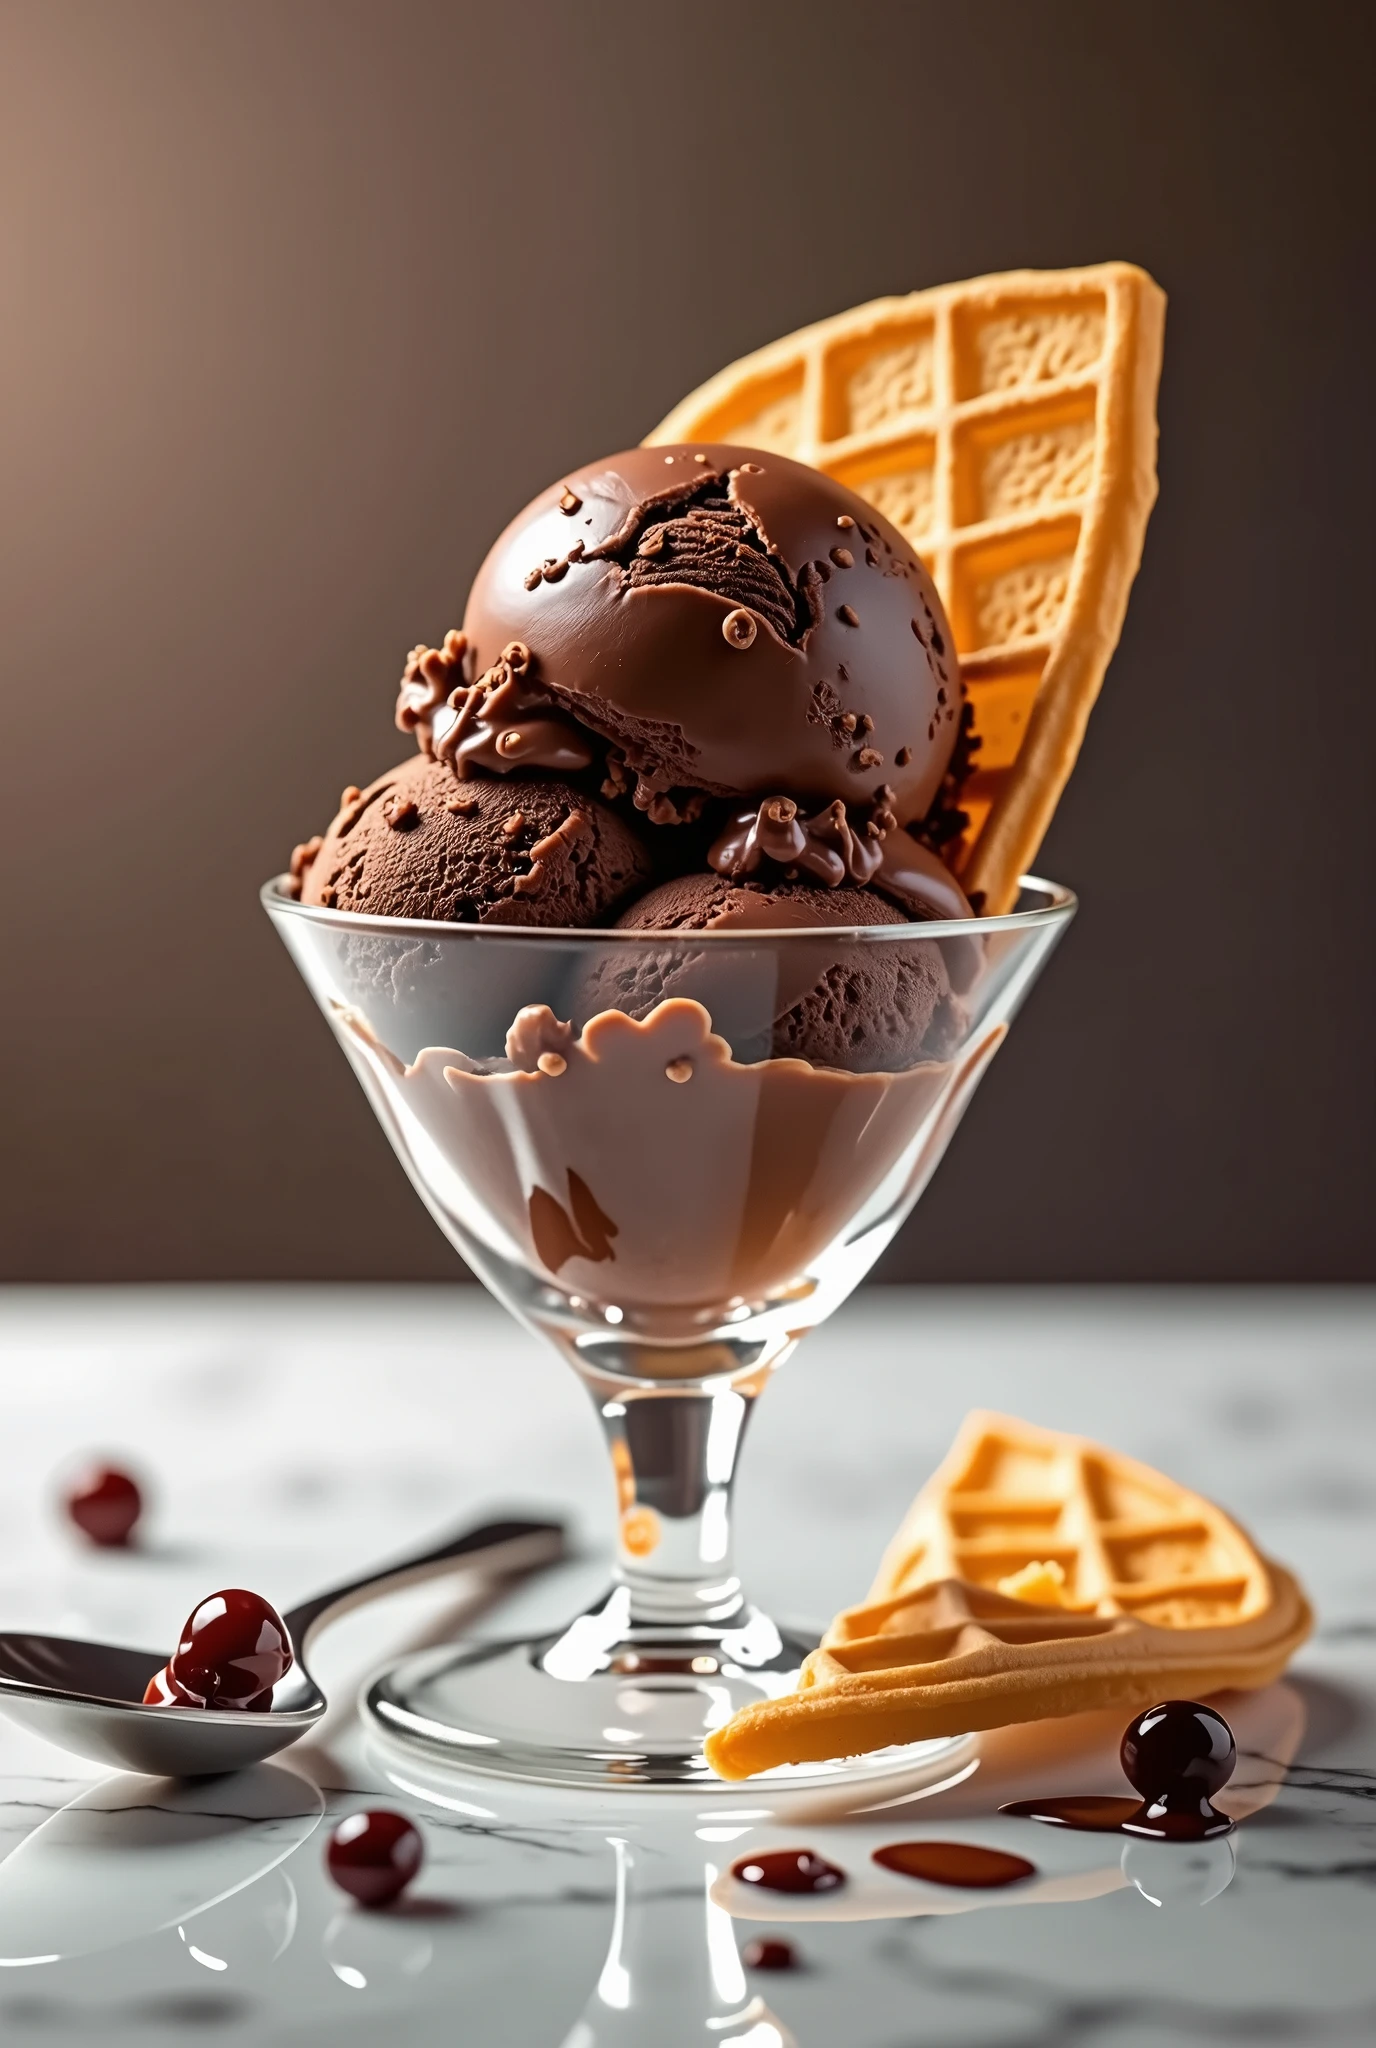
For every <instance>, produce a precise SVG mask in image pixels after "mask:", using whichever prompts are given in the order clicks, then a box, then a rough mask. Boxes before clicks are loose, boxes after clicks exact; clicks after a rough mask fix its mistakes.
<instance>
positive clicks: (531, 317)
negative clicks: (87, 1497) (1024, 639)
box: [0, 0, 1376, 1279]
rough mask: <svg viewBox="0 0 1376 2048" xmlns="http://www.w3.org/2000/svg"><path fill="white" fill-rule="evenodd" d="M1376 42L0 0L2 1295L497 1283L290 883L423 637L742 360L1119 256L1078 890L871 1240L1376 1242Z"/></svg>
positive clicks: (940, 22) (1104, 24)
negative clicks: (1155, 442) (940, 1165)
mask: <svg viewBox="0 0 1376 2048" xmlns="http://www.w3.org/2000/svg"><path fill="white" fill-rule="evenodd" d="M1369 21H1370V15H1369V12H1368V10H1366V9H1364V8H1359V7H1356V6H1335V5H1323V4H1314V0H1309V4H1306V5H1304V6H1277V5H1269V4H1261V0H1250V4H1240V5H1234V4H1225V0H1210V4H1209V5H1207V6H1200V5H1198V4H1185V5H1178V6H1176V5H1140V4H1139V5H1135V6H1131V7H1129V6H1126V5H1096V4H1091V0H1070V4H1060V0H1032V4H1024V0H1006V4H968V0H967V4H963V5H957V6H951V5H949V4H948V0H942V4H938V5H929V4H908V5H883V4H879V0H868V4H865V5H863V6H861V5H846V4H838V0H825V4H802V0H792V4H786V5H777V4H751V5H744V4H740V0H706V4H703V0H698V4H695V5H694V6H692V7H680V8H673V9H643V8H639V7H636V8H632V7H627V6H621V5H615V4H605V0H602V4H594V5H583V6H567V5H564V4H545V5H537V6H522V5H519V4H506V5H498V4H491V5H484V6H482V7H478V6H468V5H462V4H449V5H441V4H426V0H375V4H356V0H267V4H259V0H223V4H216V5H206V4H198V0H175V4H157V0H94V4H90V5H80V4H70V0H42V4H33V5H22V4H19V5H15V4H10V5H6V6H4V7H3V8H0V195H2V196H0V213H2V221H0V233H2V234H3V246H2V248H0V260H2V263H3V296H4V308H3V320H2V324H0V418H2V419H3V447H2V448H0V522H2V523H3V532H2V536H0V547H2V557H0V617H2V619H3V631H2V632H0V765H2V766H3V803H2V804H0V979H2V982H3V986H2V987H0V994H2V995H3V1001H2V1002H0V1060H2V1061H3V1068H2V1069H0V1072H2V1073H3V1081H2V1082H0V1088H2V1090H3V1094H2V1096H0V1148H2V1156H3V1164H2V1165H0V1273H3V1275H4V1276H7V1277H13V1278H20V1279H65V1278H89V1279H105V1278H119V1277H126V1278H163V1277H166V1278H200V1277H205V1278H210V1277H216V1278H218V1277H230V1276H246V1277H255V1276H263V1277H271V1276H298V1275H299V1276H308V1277H317V1276H329V1277H334V1276H342V1277H349V1278H359V1277H369V1276H379V1277H408V1276H414V1277H422V1276H425V1277H429V1276H442V1275H446V1274H452V1273H455V1272H457V1271H458V1270H459V1267H458V1262H457V1260H456V1259H455V1258H454V1256H453V1255H452V1254H451V1253H450V1252H449V1251H448V1249H447V1248H446V1247H445V1246H444V1245H443V1244H442V1242H441V1240H440V1238H439V1236H438V1234H437V1233H436V1231H435V1229H434V1227H433V1226H432V1224H431V1223H430V1221H429V1220H428V1218H427V1217H426V1216H425V1214H424V1213H423V1212H422V1210H421V1207H420V1205H419V1203H418V1202H417V1201H416V1200H415V1199H414V1197H413V1196H412V1195H411V1193H410V1191H409V1189H408V1188H407V1187H406V1185H405V1183H404V1181H403V1179H402V1175H401V1172H400V1169H399V1168H398V1167H397V1166H396V1164H395V1163H394V1161H393V1160H392V1158H391V1155H390V1153H389V1152H388V1150H387V1147H386V1145H385V1143H384V1141H383V1139H382V1137H381V1135H380V1134H379V1132H378V1130H377V1129H376V1128H375V1126H374V1124H373V1122H372V1119H371V1116H370V1113H369V1111H368V1110H367V1108H366V1106H365V1104H364V1101H363V1098H362V1096H361V1094H360V1093H359V1091H358V1089H357V1088H356V1086H355V1084H354V1082H353V1080H352V1079H351V1077H350V1075H349V1074H348V1072H347V1070H346V1067H345V1064H344V1062H343V1060H342V1059H341V1058H340V1057H339V1055H338V1054H337V1052H336V1051H335V1050H334V1049H333V1047H332V1045H331V1044H330V1042H329V1040H328V1037H327V1034H326V1030H325V1026H324V1024H323V1023H322V1022H321V1021H320V1019H319V1018H318V1017H317V1015H316V1014H315V1012H314V1009H313V1008H312V1006H311V1004H310V1003H309V1001H308V999H307V997H306V994H305V992H304V990H303V989H302V987H301V986H300V985H299V984H298V983H297V981H296V978H295V976H294V973H293V970H292V969H291V967H290V966H289V964H288V961H287V959H286V956H285V954H284V953H283V951H282V949H281V947H280V945H279V943H278V941H277V940H276V939H275V938H274V936H273V935H272V933H271V931H270V929H269V927H268V925H267V923H266V921H265V920H264V918H263V916H262V914H261V912H260V910H259V908H258V905H257V901H256V891H257V887H258V884H259V882H260V881H261V880H262V879H263V878H264V877H265V876H266V875H267V874H269V873H270V872H272V871H273V870H275V869H277V868H279V867H281V866H282V865H283V863H284V860H285V857H286V855H287V852H288V850H289V849H290V846H291V844H292V842H293V840H294V839H296V838H298V837H300V836H303V835H304V834H305V833H306V832H308V831H309V830H311V829H314V828H318V827H320V826H322V825H323V824H324V822H325V821H326V820H327V818H328V817H329V816H330V813H331V811H332V809H333V807H334V803H335V800H336V797H337V794H338V791H339V789H340V788H341V786H342V785H343V784H344V783H346V782H350V781H359V782H364V781H367V780H368V779H369V778H370V777H371V776H372V775H374V774H375V773H377V772H379V771H380V770H381V769H383V768H385V767H386V766H388V765H389V764H390V763H391V762H392V761H393V760H395V759H397V758H399V757H400V756H401V754H402V753H403V752H404V751H405V748H404V746H403V743H402V742H401V740H400V736H399V735H397V734H396V733H395V732H394V731H393V730H392V728H391V722H390V721H391V705H392V696H393V686H394V683H395V679H396V676H397V674H398V672H399V663H400V660H401V657H402V655H403V653H404V651H405V649H406V648H407V647H408V646H409V645H410V643H411V642H412V641H413V640H415V639H417V638H418V637H425V638H430V639H435V638H437V637H438V636H439V635H440V634H442V633H443V632H444V630H445V628H446V627H447V626H449V625H451V624H454V623H456V622H457V620H458V618H459V616H460V613H461V610H462V600H463V596H464V592H465V590H466V588H467V585H468V582H469V579H470V577H471V575H472V573H473V570H474V568H475V567H476V565H477V563H478V561H479V559H480V556H481V554H482V551H483V549H484V547H485V545H486V543H487V542H488V540H489V539H490V538H491V537H492V536H493V535H494V534H495V532H496V531H497V529H498V527H499V526H500V525H501V524H502V523H503V522H504V521H505V520H506V518H507V517H508V516H509V515H510V514H511V513H512V512H513V511H514V510H515V509H516V508H517V507H518V506H519V505H520V504H521V503H522V502H523V501H524V500H525V498H526V497H527V496H529V495H530V494H531V493H532V492H533V491H534V490H536V489H537V488H538V487H539V486H541V485H543V484H544V483H546V482H547V481H548V480H549V479H550V478H551V477H553V476H555V475H557V474H558V472H559V471H560V470H561V469H563V468H566V467H568V466H569V465H571V464H574V463H577V462H580V461H583V460H586V459H588V458H590V457H592V456H595V455H597V454H599V453H602V452H604V451H608V450H611V449H614V448H617V447H621V446H623V445H625V444H626V443H628V442H631V441H634V440H636V439H637V438H638V437H639V436H640V434H641V433H643V432H644V431H645V430H646V429H647V428H648V427H650V426H651V425H652V424H653V423H654V421H655V420H657V419H658V418H659V417H660V415H661V414H662V413H663V412H664V411H665V410H666V409H667V407H668V406H669V405H670V404H671V403H672V402H673V401H674V400H675V399H677V398H678V397H679V396H680V395H681V393H682V392H683V391H685V390H686V389H687V388H689V387H690V386H692V385H694V384H696V383H697V382H698V381H699V380H700V379H701V378H703V377H704V376H706V375H707V374H708V373H709V372H710V371H712V370H714V369H716V368H717V367H718V366H719V365H720V364H721V363H723V362H725V361H727V360H729V359H730V358H731V357H733V356H736V355H738V354H740V353H741V352H743V351H745V350H747V349H752V348H755V347H757V346H758V345H759V344H760V343H762V342H765V341H767V340H769V339H770V338H771V337H773V336H774V335H776V334H778V333H781V332H784V331H785V330H787V329H789V328H792V327H796V326H798V325H800V324H802V323H803V322H805V321H809V320H814V319H817V318H819V317H820V316H822V315H824V314H827V313H831V312H833V311H835V310H837V309H839V308H841V307H844V306H848V305H850V304H852V303H854V302H856V301H858V300H862V299H866V298H869V297H871V296H873V295H875V294H877V293H881V292H891V291H901V290H906V289H909V288H911V287H913V286H917V285H926V284H931V283H936V282H940V281H942V280H944V279H948V278H953V277H961V276H966V275H970V274H973V273H976V272H980V271H984V270H995V269H1001V268H1006V267H1011V266H1016V265H1020V264H1032V265H1060V264H1070V263H1081V262H1089V261H1096V260H1098V259H1101V258H1103V257H1108V256H1126V257H1132V258H1134V259H1136V260H1137V261H1139V262H1141V263H1143V264H1145V265H1147V266H1148V267H1149V268H1150V269H1151V270H1152V271H1153V272H1154V273H1155V275H1156V276H1157V277H1158V278H1159V279H1160V280H1161V282H1162V283H1163V284H1164V285H1165V286H1166V288H1167V290H1168V291H1169V293H1170V295H1171V311H1170V317H1169V323H1168V330H1167V369H1166V377H1165V384H1164V388H1163V392H1162V404H1161V411H1162V429H1163V456H1162V497H1161V502H1160V505H1159V507H1158V510H1157V513H1156V517H1155V521H1154V523H1153V526H1152V529H1151V534H1150V538H1149V541H1148V547H1147V556H1146V561H1145V564H1144V567H1143V570H1142V574H1141V577H1140V579H1139V581H1138V584H1137V588H1136V593H1135V595H1134V598H1133V604H1132V610H1131V615H1130V617H1129V620H1128V626H1127V631H1126V635H1125V638H1124V641H1123V645H1122V648H1121V651H1120V653H1119V656H1118V658H1117V661H1116V662H1115V664H1114V667H1113V670H1112V672H1111V674H1110V678H1109V682H1108V686H1107V689H1106V692H1105V696H1104V698H1103V700H1102V702H1101V705H1100V708H1099V710H1098V712H1097V713H1096V715H1095V719H1094V723H1093V727H1092V730H1091V733H1090V737H1089V740H1088V743H1087V745H1086V747H1085V749H1084V752H1083V754H1082V756H1081V760H1080V766H1079V771H1078V773H1077V775H1076V777H1075V780H1074V782H1073V783H1072V785H1071V788H1070V790H1069V792H1068V794H1067V796H1066V798H1065V800H1064V802H1063V803H1062V806H1061V809H1060V812H1059V814H1058V816H1057V819H1056V822H1055V825H1054V828H1053V830H1052V833H1051V837H1050V839H1049V841H1048V843H1047V845H1046V848H1045V851H1044V854H1043V861H1042V864H1043V866H1044V868H1045V870H1046V871H1047V872H1049V873H1052V874H1055V875H1056V876H1058V877H1063V878H1064V879H1065V880H1067V881H1069V882H1072V883H1074V884H1075V885H1077V886H1078V887H1079V888H1080V890H1081V891H1082V893H1083V898H1084V911H1083V914H1082V917H1081V920H1080V922H1079V924H1078V925H1077V926H1076V928H1075V929H1074V931H1073V932H1072V934H1071V936H1070V938H1069V940H1068V941H1067V943H1066V944H1065V946H1064V948H1063V949H1062V952H1061V954H1060V956H1059V957H1058V959H1057V960H1056V962H1055V964H1054V966H1053V968H1052V971H1051V972H1050V973H1049V974H1048V976H1047V978H1046V980H1045V981H1044V983H1043V984H1042V986H1041V988H1040V989H1039V990H1038V992H1037V994H1036V996H1035V998H1034V1000H1033V1002H1032V1004H1031V1006H1030V1009H1029V1011H1028V1013H1027V1015H1026V1016H1025V1018H1024V1020H1023V1021H1022V1022H1021V1023H1020V1024H1019V1026H1018V1029H1017V1030H1016V1031H1015V1032H1014V1034H1013V1037H1012V1040H1011V1042H1010V1044H1009V1047H1008V1049H1007V1050H1006V1052H1005V1053H1004V1054H1003V1056H1002V1058H1001V1060H1000V1061H999V1063H998V1065H997V1066H996V1068H995V1069H994V1072H993V1074H992V1077H991V1079H990V1080H989V1081H988V1083H987V1084H986V1086H985V1088H984V1090H983V1093H982V1095H981V1096H980V1098H979V1100H978V1101H977V1103H976V1105H975V1107H974V1109H973V1111H972V1113H971V1115H970V1117H969V1119H968V1122H967V1124H966V1127H965V1129H964V1131H963V1132H962V1134H961V1137H960V1140H959V1142H958V1143H957V1145H956V1146H955V1148H954V1151H953V1153H952V1156H951V1159H950V1160H949V1161H948V1163H947V1165H946V1166H945V1168H944V1169H943V1172H942V1174H941V1176H940V1178H939V1180H938V1182H937V1184H936V1186H935V1188H934V1190H933V1192H932V1193H931V1195H930V1196H929V1197H928V1199H927V1201H926V1202H925V1203H924V1205H923V1207H922V1209H921V1210H920V1211H919V1213H918V1215H917V1217H916V1218H915V1220H914V1222H913V1223H912V1224H911V1225H910V1226H909V1228H908V1230H907V1231H906V1232H905V1234H904V1236H903V1238H902V1239H901V1241H900V1242H899V1243H898V1244H897V1245H896V1246H895V1247H894V1249H893V1250H892V1252H891V1253H890V1254H889V1256H888V1258H887V1260H886V1262H885V1264H884V1266H883V1267H882V1269H881V1271H882V1273H883V1274H884V1275H886V1276H887V1277H889V1278H892V1279H897V1278H916V1277H927V1276H947V1277H952V1278H995V1279H997V1278H1019V1279H1021V1278H1029V1277H1037V1276H1045V1277H1054V1278H1066V1279H1079V1278H1142V1277H1146V1278H1155V1277H1161V1278H1180V1279H1206V1278H1228V1279H1237V1278H1249V1279H1301V1278H1303V1279H1331V1278H1358V1277H1372V1275H1373V1267H1374V1266H1376V1260H1374V1259H1373V1237H1372V1215H1373V1202H1372V1195H1373V1157H1374V1156H1376V1145H1374V1144H1373V1136H1374V1135H1376V1134H1374V1133H1373V1128H1372V1125H1373V1119H1372V1095H1373V1088H1372V1080H1373V1058H1372V1018H1373V1007H1374V1006H1376V988H1373V972H1372V947H1371V911H1370V904H1371V900H1372V895H1371V873H1372V851H1373V849H1372V827H1371V816H1372V795H1371V789H1372V770H1373V758H1374V756H1376V747H1374V746H1373V742H1374V741H1376V706H1374V702H1373V673H1372V669H1373V663H1372V627H1371V611H1372V605H1371V594H1370V593H1371V589H1372V571H1371V564H1370V539H1371V533H1370V524H1369V517H1368V513H1369V506H1370V503H1371V495H1372V476H1373V460H1372V448H1371V435H1370V391H1371V384H1372V366H1371V347H1372V336H1373V332H1376V322H1373V317H1372V305H1371V294H1370V267H1369V259H1370V214H1369V210H1368V208H1367V203H1366V202H1367V194H1368V191H1369V187H1370V174H1371V157H1370V149H1369V144H1368V143H1367V141H1366V140H1365V137H1366V136H1367V135H1368V134H1369V131H1370V105H1369V98H1368V94H1369V87H1370V78H1371V56H1372V50H1371V40H1372V39H1371V34H1370V29H1369V27H1368V23H1369ZM666 1164H667V1165H669V1166H671V1165H672V1162H666Z"/></svg>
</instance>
